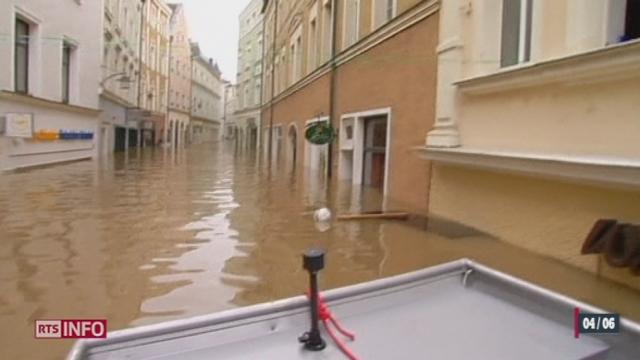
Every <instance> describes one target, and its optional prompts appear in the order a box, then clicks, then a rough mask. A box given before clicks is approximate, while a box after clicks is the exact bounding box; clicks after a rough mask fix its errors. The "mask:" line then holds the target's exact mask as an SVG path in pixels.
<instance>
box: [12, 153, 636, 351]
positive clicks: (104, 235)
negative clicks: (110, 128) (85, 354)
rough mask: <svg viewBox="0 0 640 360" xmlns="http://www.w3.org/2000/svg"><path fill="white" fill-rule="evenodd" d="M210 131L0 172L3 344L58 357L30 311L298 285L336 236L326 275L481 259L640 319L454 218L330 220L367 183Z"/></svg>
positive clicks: (139, 304) (249, 300)
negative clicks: (323, 214)
mask: <svg viewBox="0 0 640 360" xmlns="http://www.w3.org/2000/svg"><path fill="white" fill-rule="evenodd" d="M259 160H260V159H259V158H258V157H257V156H256V155H255V154H253V153H251V152H247V151H245V150H242V149H238V148H236V147H233V146H228V147H224V148H223V147H222V146H218V147H216V146H214V145H211V144H206V145H202V146H198V147H193V148H190V149H188V150H181V151H166V150H164V149H147V150H144V151H139V152H136V151H132V152H131V153H129V154H127V155H125V154H119V155H117V156H116V157H114V158H113V159H109V160H108V161H102V162H78V163H71V164H66V165H59V166H55V167H49V168H41V169H34V170H30V171H24V172H19V173H13V174H8V175H2V176H1V177H0V240H1V241H0V329H2V334H3V336H2V337H0V358H3V359H5V358H6V359H21V358H51V359H56V358H60V357H62V356H63V355H64V354H65V352H66V351H67V350H68V347H69V346H70V345H71V342H69V341H47V342H42V341H36V340H33V320H35V319H41V318H53V319H55V318H107V319H108V320H109V329H110V330H114V329H119V328H124V327H128V326H132V325H140V324H146V323H152V322H158V321H164V320H169V319H175V318H181V317H186V316H192V315H198V314H205V313H209V312H213V311H218V310H222V309H226V308H230V307H235V306H244V305H248V304H254V303H257V302H263V301H269V300H274V299H279V298H283V297H287V296H292V295H298V294H301V293H303V292H304V290H305V284H306V277H305V274H304V272H303V271H302V269H301V266H300V253H301V252H302V251H303V250H305V249H306V248H308V247H309V246H312V245H313V246H321V247H323V248H325V249H327V251H328V253H329V255H328V258H327V268H326V270H325V271H323V273H322V277H321V285H322V287H323V288H325V289H326V288H333V287H338V286H344V285H348V284H353V283H356V282H360V281H366V280H371V279H375V278H379V277H383V276H388V275H393V274H397V273H402V272H407V271H411V270H415V269H419V268H422V267H425V266H428V265H432V264H436V263H440V262H444V261H449V260H452V259H456V258H460V257H472V258H476V259H478V260H481V261H483V262H486V263H488V264H489V265H492V266H495V267H498V268H500V269H503V270H505V271H509V272H512V273H514V274H516V275H518V276H522V277H525V278H528V279H531V280H533V281H536V282H538V283H541V284H542V285H545V286H548V287H551V288H553V289H556V290H559V291H562V292H565V293H567V294H569V295H571V296H575V297H578V298H581V299H583V300H586V301H588V302H592V303H595V304H596V305H599V306H603V307H607V308H612V309H615V310H617V311H620V312H622V313H623V314H626V315H628V316H635V317H638V318H640V309H638V306H637V303H638V300H639V299H640V297H638V294H637V293H636V292H633V291H631V290H629V289H626V288H623V287H620V286H617V285H614V284H611V283H608V282H605V281H602V280H599V279H595V278H593V277H592V276H590V275H588V274H586V273H583V272H580V271H578V270H576V269H573V268H568V267H566V266H564V265H562V264H559V263H557V262H554V261H551V260H548V259H544V258H540V257H537V256H534V255H531V254H528V253H525V252H524V251H522V250H519V249H516V248H513V247H510V246H508V245H505V244H504V243H502V242H500V241H497V240H496V239H493V238H491V237H490V236H487V235H484V234H480V233H477V232H474V231H473V230H472V229H466V228H464V227H460V226H459V225H455V224H453V225H452V224H448V223H446V222H440V223H437V222H435V223H433V224H430V230H429V231H425V226H424V224H422V223H419V224H412V223H402V222H393V221H391V222H389V221H387V222H384V221H360V222H358V221H353V222H333V223H332V224H331V227H330V228H328V229H322V230H323V231H319V230H318V229H317V227H316V224H315V223H314V221H313V218H312V212H313V210H314V209H316V208H318V207H321V206H327V207H329V208H331V209H332V211H333V212H334V214H336V213H341V212H358V211H367V210H376V209H377V208H379V206H380V204H381V203H382V199H381V197H380V194H379V193H378V192H377V191H376V190H373V189H360V188H354V187H352V186H351V185H349V184H348V183H338V182H334V183H328V182H327V181H325V179H324V178H323V177H322V176H320V175H319V174H313V173H309V172H308V171H306V170H305V169H300V168H293V169H292V168H287V166H276V167H273V168H270V169H265V168H264V166H263V164H260V161H259Z"/></svg>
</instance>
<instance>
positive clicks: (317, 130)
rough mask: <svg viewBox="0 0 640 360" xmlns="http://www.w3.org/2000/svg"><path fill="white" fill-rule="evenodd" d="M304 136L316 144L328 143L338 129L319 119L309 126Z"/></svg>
mask: <svg viewBox="0 0 640 360" xmlns="http://www.w3.org/2000/svg"><path fill="white" fill-rule="evenodd" d="M304 137H305V138H306V139H307V140H309V142H310V143H312V144H315V145H326V144H328V143H330V142H331V141H333V139H334V138H335V137H336V131H335V130H334V129H333V127H331V125H329V123H328V122H326V121H319V122H315V123H312V124H309V125H308V126H307V129H306V130H305V132H304Z"/></svg>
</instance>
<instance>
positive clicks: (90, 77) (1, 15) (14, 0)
mask: <svg viewBox="0 0 640 360" xmlns="http://www.w3.org/2000/svg"><path fill="white" fill-rule="evenodd" d="M16 14H19V15H20V16H22V17H25V18H26V19H27V20H28V21H29V22H33V23H35V24H34V26H32V29H35V30H36V33H37V34H36V36H37V37H36V38H35V39H33V42H32V44H31V49H33V51H31V56H32V58H33V60H34V61H33V62H32V63H30V69H29V70H30V78H31V79H30V84H29V85H30V86H29V88H30V89H29V92H30V93H31V94H32V95H33V96H36V97H41V98H45V99H48V100H52V101H60V100H61V99H62V91H61V79H62V75H61V74H62V70H61V59H62V41H63V38H67V39H69V40H70V41H71V42H73V43H77V49H76V50H75V54H74V59H73V60H72V62H73V63H74V65H73V70H72V75H71V77H72V80H71V82H72V88H71V99H70V103H71V104H73V105H79V106H83V107H89V108H94V109H96V108H98V93H97V89H98V85H99V82H100V79H99V78H100V74H101V72H100V63H101V58H102V42H103V40H102V2H101V1H82V4H81V5H79V4H78V3H77V2H76V1H73V0H68V1H61V2H59V3H58V2H57V3H56V5H55V6H52V5H51V1H50V0H2V1H1V2H0V34H3V35H4V34H10V36H9V39H8V40H9V41H0V88H1V89H2V90H8V91H13V82H14V77H13V56H14V51H13V38H14V36H13V34H14V28H15V21H14V20H15V16H16ZM70 19H73V21H69V20H70ZM31 49H30V50H31ZM74 60H75V61H74ZM32 85H33V86H32ZM73 85H75V86H73Z"/></svg>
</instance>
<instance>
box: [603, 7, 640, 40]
mask: <svg viewBox="0 0 640 360" xmlns="http://www.w3.org/2000/svg"><path fill="white" fill-rule="evenodd" d="M607 14H608V15H607V44H617V43H620V42H624V41H629V40H633V39H638V38H640V0H608V2H607Z"/></svg>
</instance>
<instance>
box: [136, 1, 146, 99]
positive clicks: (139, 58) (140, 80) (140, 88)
mask: <svg viewBox="0 0 640 360" xmlns="http://www.w3.org/2000/svg"><path fill="white" fill-rule="evenodd" d="M146 2H147V0H140V3H142V9H140V40H139V44H138V109H140V106H141V104H142V44H143V43H144V9H145V4H146Z"/></svg>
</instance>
